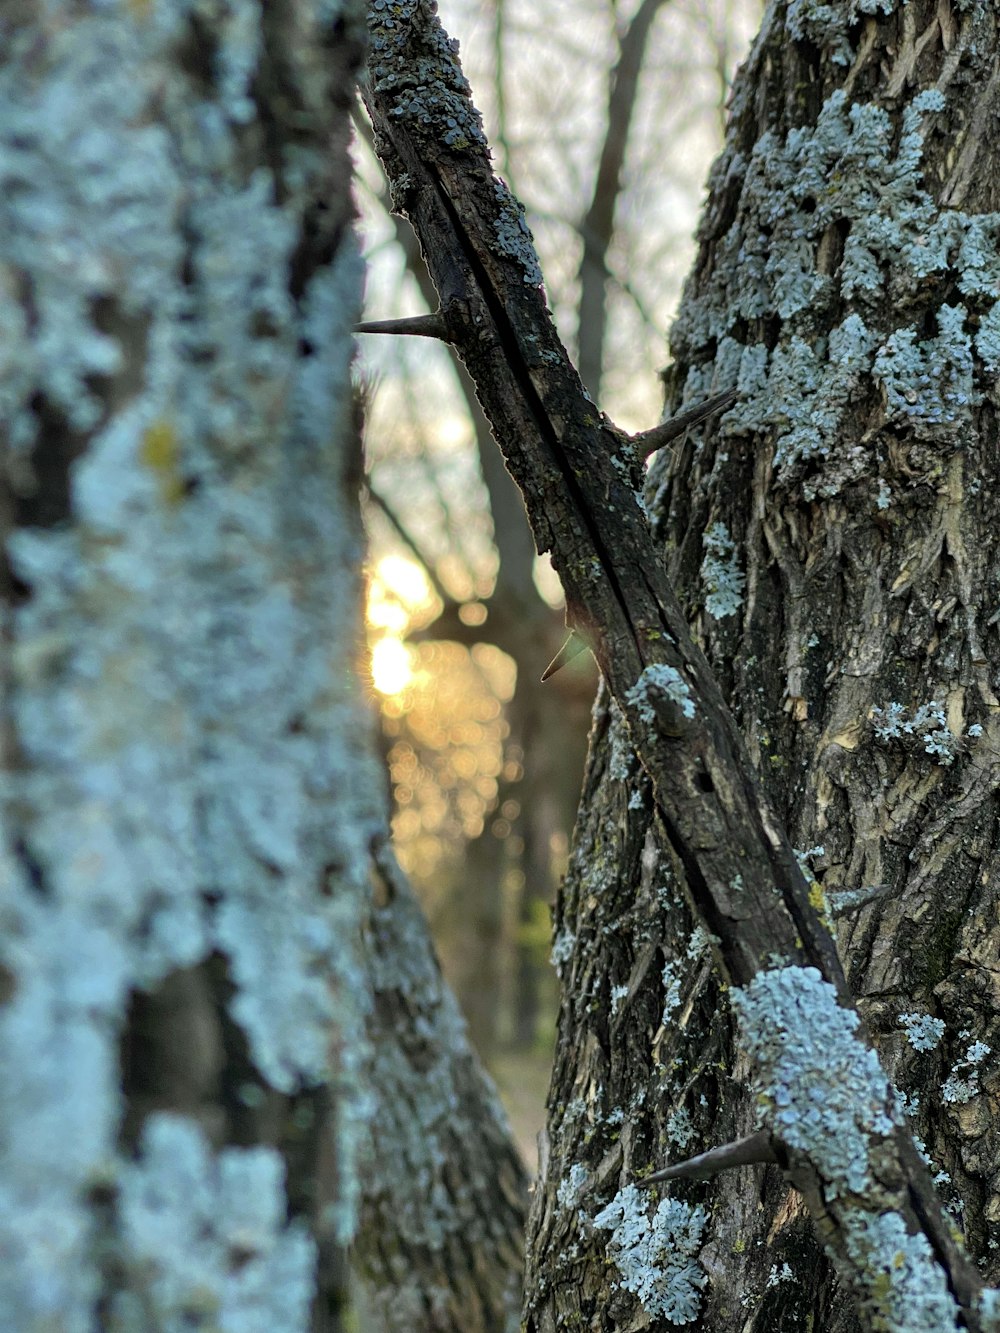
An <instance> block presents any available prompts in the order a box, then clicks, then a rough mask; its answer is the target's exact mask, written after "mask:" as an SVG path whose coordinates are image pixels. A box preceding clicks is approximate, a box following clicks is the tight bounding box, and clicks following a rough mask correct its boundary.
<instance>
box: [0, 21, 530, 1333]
mask: <svg viewBox="0 0 1000 1333" xmlns="http://www.w3.org/2000/svg"><path fill="white" fill-rule="evenodd" d="M14 8H15V9H16V10H17V16H16V18H15V17H8V18H7V21H6V23H5V26H4V41H3V54H2V57H0V60H2V66H0V68H2V72H0V80H2V88H3V92H2V96H0V104H2V108H3V110H2V117H0V144H2V152H0V176H2V181H0V200H2V203H0V208H2V209H3V226H2V228H0V264H2V274H3V284H2V295H0V308H2V320H3V324H4V327H5V329H6V336H5V339H4V354H3V360H2V366H0V384H2V393H0V413H2V416H3V431H4V441H5V443H4V452H3V468H4V487H3V493H2V507H0V526H2V543H3V560H2V564H0V610H2V623H0V629H2V638H3V658H2V667H0V670H2V676H0V690H2V710H3V722H2V745H3V754H2V763H3V826H2V832H3V841H2V846H3V876H2V878H3V886H4V887H3V895H2V900H0V901H2V910H3V930H2V932H0V1071H2V1072H0V1123H2V1126H3V1133H2V1135H0V1181H2V1185H0V1254H2V1255H3V1260H2V1263H0V1308H2V1309H3V1312H4V1326H5V1327H8V1328H10V1329H12V1330H16V1333H43V1330H44V1331H46V1333H48V1331H49V1330H52V1329H59V1330H60V1333H78V1331H79V1333H91V1330H93V1329H96V1328H107V1329H114V1330H116V1331H118V1330H136V1333H139V1331H140V1330H141V1333H158V1330H167V1329H171V1330H172V1329H177V1328H179V1327H181V1326H183V1327H184V1328H188V1329H196V1328H203V1329H220V1328H224V1329H232V1330H235V1329H237V1328H239V1329H246V1330H258V1329H259V1330H265V1329H266V1330H267V1333H305V1330H307V1329H310V1328H311V1329H313V1330H315V1333H334V1330H339V1329H340V1328H341V1327H342V1326H343V1320H342V1313H343V1304H344V1299H345V1293H344V1272H345V1269H344V1247H345V1245H346V1243H347V1242H348V1241H349V1239H350V1238H351V1236H352V1234H353V1233H354V1231H355V1227H356V1221H357V1217H358V1213H359V1201H360V1195H361V1191H362V1187H363V1174H364V1169H365V1167H364V1164H365V1162H366V1160H367V1159H366V1154H367V1153H368V1152H370V1149H371V1124H370V1122H371V1118H372V1114H373V1110H374V1109H375V1107H376V1105H377V1102H378V1100H379V1099H380V1098H382V1099H386V1098H391V1096H392V1095H393V1093H394V1089H393V1088H384V1087H382V1086H381V1085H379V1083H378V1081H377V1077H376V1074H377V1067H376V1072H375V1074H373V1071H372V1063H371V1062H372V1050H371V1036H372V1035H373V1034H374V1035H377V1033H378V1022H377V1019H376V1017H374V1016H373V1013H372V987H371V979H370V974H369V970H368V969H369V967H370V966H373V965H374V964H371V963H370V961H369V959H368V957H367V956H366V954H365V951H364V949H363V947H362V928H363V926H364V925H365V923H366V920H367V915H368V912H369V908H370V895H371V881H370V874H371V873H372V872H373V871H374V869H375V858H376V856H377V855H380V854H381V853H380V851H379V848H380V846H381V843H382V841H384V837H385V811H384V801H383V797H382V784H381V782H380V779H379V776H378V773H377V769H376V767H375V764H374V760H373V747H372V744H371V736H370V726H369V718H368V710H367V708H366V707H365V706H364V705H363V701H362V700H361V699H360V698H359V693H358V690H357V687H356V683H355V674H354V671H355V666H356V662H357V654H358V642H359V629H360V624H359V621H360V611H359V607H360V597H359V593H360V589H359V567H360V563H361V559H362V552H363V546H362V537H361V529H360V521H359V517H358V512H357V487H358V483H359V479H360V444H359V433H358V430H357V423H356V422H355V420H354V414H353V408H352V398H351V389H350V379H349V363H350V357H351V351H352V344H351V337H350V330H351V325H352V323H353V321H354V319H355V318H356V313H357V306H358V300H359V295H360V283H361V265H360V262H359V259H358V255H357V249H356V245H355V241H354V238H353V234H352V206H351V202H350V191H349V175H350V172H349V159H348V152H347V144H348V110H349V105H350V100H351V96H352V91H353V85H354V75H355V71H356V67H357V64H358V61H359V59H360V55H361V50H362V33H361V25H360V18H361V16H360V13H359V11H357V9H356V8H353V7H347V8H344V9H343V10H341V9H340V8H339V7H337V6H329V5H325V4H318V3H312V2H311V0H272V2H270V3H268V4H267V5H266V6H233V5H229V4H222V3H219V4H213V3H209V4H207V5H199V6H195V7H191V6H180V5H170V4H159V3H157V4H140V3H136V4H132V5H129V6H121V7H116V6H110V7H109V6H90V7H88V6H80V5H76V4H69V3H64V4H60V3H56V4H49V5H46V6H45V7H44V14H43V13H42V12H41V10H40V12H39V14H38V15H35V14H34V12H33V11H34V8H35V7H33V6H15V7H14ZM410 940H411V943H410V944H409V945H408V948H410V949H411V950H412V949H413V948H417V949H421V948H422V949H424V950H426V948H427V944H426V937H425V935H424V936H422V935H421V933H420V925H419V923H416V922H414V923H411V932H410ZM413 940H416V941H417V943H416V944H413V943H412V941H413ZM405 961H406V959H405V956H402V955H399V954H394V953H392V951H391V950H390V951H386V953H385V957H384V958H383V960H382V961H381V962H380V966H383V967H385V968H391V967H393V966H397V967H402V964H403V962H405ZM440 1003H441V1004H442V1005H443V1004H444V1003H445V1002H444V1001H443V1000H440ZM411 1019H412V1021H413V1022H414V1023H416V1021H417V1016H414V1015H408V1014H407V1015H403V1020H402V1021H403V1023H404V1027H405V1023H406V1022H409V1021H411ZM369 1023H371V1024H372V1029H371V1032H369V1030H368V1025H369ZM400 1035H401V1036H405V1035H406V1034H405V1032H403V1033H401V1034H400ZM453 1035H454V1037H455V1040H454V1042H453V1044H452V1046H451V1047H450V1048H449V1049H448V1050H443V1051H441V1052H439V1053H438V1062H437V1085H438V1088H439V1092H440V1096H441V1097H442V1099H443V1100H445V1101H447V1099H448V1098H449V1097H450V1096H453V1095H455V1088H456V1087H458V1086H460V1087H461V1096H462V1097H463V1098H464V1100H465V1103H466V1104H468V1105H471V1106H472V1107H473V1108H474V1111H475V1112H477V1113H481V1115H482V1116H484V1117H487V1124H488V1128H489V1134H488V1136H486V1135H484V1138H486V1137H488V1138H489V1148H487V1147H486V1146H485V1145H484V1146H483V1148H482V1152H481V1157H482V1158H483V1159H486V1158H488V1157H489V1153H490V1151H495V1152H496V1154H497V1162H503V1163H504V1164H507V1163H509V1159H510V1156H511V1151H510V1148H509V1146H508V1144H507V1143H506V1141H505V1140H504V1137H503V1130H502V1124H501V1121H500V1119H499V1117H498V1115H497V1113H496V1111H495V1108H494V1107H493V1104H492V1103H491V1101H490V1099H489V1092H488V1089H486V1088H485V1087H484V1085H483V1084H482V1082H481V1081H480V1079H479V1075H478V1073H477V1072H476V1071H475V1070H474V1069H472V1068H470V1058H469V1055H468V1050H467V1047H466V1046H465V1044H464V1041H463V1040H462V1039H461V1034H453ZM411 1036H412V1033H411ZM373 1078H375V1096H374V1097H373V1084H372V1079H373ZM381 1142H382V1140H381V1139H380V1143H381ZM452 1146H453V1145H451V1144H448V1145H446V1146H445V1147H444V1148H443V1149H442V1150H441V1151H440V1153H439V1155H438V1159H437V1161H436V1169H437V1171H438V1173H439V1174H441V1175H444V1174H447V1173H448V1172H449V1171H450V1172H454V1173H456V1175H457V1174H458V1173H460V1172H461V1170H462V1168H463V1167H464V1163H465V1159H464V1158H461V1159H460V1160H459V1159H452V1158H450V1157H449V1156H448V1153H449V1152H450V1151H451V1148H452ZM392 1150H393V1149H392V1145H391V1144H388V1145H386V1147H385V1151H386V1153H387V1156H388V1155H389V1153H390V1152H391V1151H392ZM511 1170H512V1169H511V1168H510V1167H509V1166H508V1174H511ZM486 1176H487V1180H488V1184H487V1185H486V1186H484V1184H483V1180H482V1178H481V1176H476V1175H475V1174H472V1176H471V1178H470V1185H469V1188H470V1189H471V1190H472V1191H473V1193H474V1194H475V1191H477V1190H478V1191H480V1193H479V1195H478V1197H477V1198H474V1200H473V1203H472V1204H470V1208H473V1207H478V1208H479V1209H480V1210H481V1211H483V1212H485V1210H486V1206H487V1205H486V1200H487V1199H489V1200H490V1201H492V1185H493V1180H494V1177H495V1170H493V1164H492V1163H491V1167H490V1169H489V1170H488V1171H487V1173H486ZM512 1192H513V1193H516V1181H515V1187H512ZM515 1215H516V1205H515V1204H514V1203H512V1204H511V1205H510V1207H509V1209H508V1211H507V1213H506V1214H505V1215H504V1216H505V1221H506V1222H507V1224H508V1225H510V1226H512V1227H513V1226H514V1225H515V1223H514V1222H513V1221H512V1220H511V1219H512V1218H513V1217H514V1216H515ZM387 1225H388V1226H389V1227H390V1228H391V1227H392V1226H393V1225H396V1226H402V1225H403V1223H402V1219H401V1218H400V1219H398V1220H397V1219H395V1218H391V1219H390V1220H389V1223H388V1224H387ZM390 1239H391V1231H390ZM468 1243H469V1249H470V1252H471V1254H472V1256H473V1259H474V1261H475V1262H480V1263H482V1262H487V1260H486V1259H485V1258H484V1257H483V1255H481V1254H480V1253H479V1250H478V1249H477V1246H478V1240H477V1238H476V1237H474V1236H470V1237H469V1242H468ZM497 1248H498V1247H496V1246H493V1247H492V1248H491V1249H490V1250H489V1259H488V1262H489V1263H490V1264H492V1265H494V1266H495V1267H496V1268H497V1269H498V1270H499V1269H500V1265H501V1263H502V1262H507V1263H508V1265H509V1266H508V1268H507V1269H506V1270H503V1271H501V1272H498V1275H497V1277H496V1281H497V1282H498V1283H499V1284H500V1285H502V1283H501V1277H503V1278H504V1279H505V1280H506V1282H507V1283H508V1284H509V1283H511V1282H513V1283H515V1284H516V1277H517V1271H518V1266H517V1263H516V1260H510V1259H502V1258H501V1257H500V1256H498V1253H497ZM485 1299H486V1298H484V1301H485ZM497 1319H498V1322H496V1323H495V1324H494V1325H493V1326H494V1327H501V1326H502V1325H501V1323H500V1322H499V1319H500V1316H499V1315H498V1317H497ZM433 1326H434V1325H431V1324H428V1325H427V1327H433ZM412 1327H413V1328H414V1329H417V1328H419V1327H420V1325H418V1324H414V1325H412Z"/></svg>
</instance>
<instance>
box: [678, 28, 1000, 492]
mask: <svg viewBox="0 0 1000 1333" xmlns="http://www.w3.org/2000/svg"><path fill="white" fill-rule="evenodd" d="M847 8H848V7H846V6H831V5H815V4H800V5H796V6H793V7H792V10H791V11H790V13H789V22H790V24H791V25H792V26H793V28H794V26H795V24H796V23H798V24H799V25H800V26H801V25H804V26H803V31H805V30H806V29H807V28H809V27H810V25H817V24H818V25H819V28H818V29H817V31H818V30H819V29H822V31H823V33H824V34H825V39H824V43H823V44H824V45H827V44H828V41H827V40H826V39H829V38H830V37H831V34H832V31H833V29H836V30H837V32H838V33H839V35H840V36H841V37H843V38H844V39H845V40H846V37H847V25H848V23H849V16H848V14H847V12H846V11H847ZM942 106H943V99H942V96H941V94H940V93H939V92H938V91H937V90H936V89H926V90H924V91H923V92H919V93H917V95H916V96H915V97H914V98H913V100H912V101H911V102H910V104H909V105H908V106H907V107H905V108H904V110H903V112H902V115H901V117H899V118H898V119H894V117H893V116H892V115H890V113H889V112H888V111H887V110H886V109H885V108H883V107H880V106H877V105H875V104H872V103H861V102H852V101H851V99H850V98H849V96H848V95H847V94H846V93H845V92H844V91H843V90H838V91H835V92H834V93H832V94H831V95H830V97H829V98H828V99H827V100H826V101H825V102H824V104H823V106H822V108H821V109H820V111H819V114H818V116H817V118H816V122H815V124H813V125H806V126H802V127H799V128H795V129H792V130H791V131H789V132H788V133H787V134H786V135H784V136H781V135H779V134H777V133H775V132H773V131H765V132H764V133H763V134H762V135H761V136H760V137H759V138H758V140H757V142H756V143H755V145H754V148H753V151H752V153H751V154H750V156H749V158H745V157H743V156H742V155H741V154H740V153H739V152H737V151H736V149H735V147H730V149H729V150H728V151H727V154H726V155H725V156H724V157H723V159H722V161H721V163H720V164H719V166H718V167H717V168H716V176H717V178H719V179H720V180H721V178H722V176H725V177H726V178H727V181H728V189H729V190H732V189H733V188H735V187H738V188H739V204H738V209H737V213H736V217H735V219H734V220H733V222H732V224H731V225H730V227H729V228H728V230H727V231H726V232H725V234H724V235H723V236H721V237H720V238H718V239H717V240H716V242H715V251H714V252H715V262H714V264H713V266H712V270H711V275H710V276H709V277H708V278H707V279H706V280H705V281H704V282H703V284H702V286H701V288H700V289H699V291H698V293H697V296H691V297H689V298H688V299H686V300H685V302H684V304H683V305H682V309H681V313H680V316H679V318H678V321H677V324H676V325H675V328H674V330H673V333H672V345H673V348H674V353H675V356H676V357H678V358H680V359H684V360H687V361H689V362H690V363H691V365H690V369H689V371H688V376H687V381H686V384H685V386H684V395H683V398H684V401H694V400H696V399H698V398H699V397H703V396H704V395H705V394H706V393H708V392H717V391H718V389H719V388H720V387H723V386H725V385H727V384H735V385H736V386H737V387H738V389H739V392H740V399H739V402H738V404H737V405H736V406H735V407H734V408H732V409H731V410H730V411H729V412H727V413H726V414H725V415H724V417H723V418H722V422H721V430H722V434H723V436H724V437H732V436H739V435H741V434H746V433H750V432H760V433H765V432H766V433H767V434H769V435H770V436H771V438H772V439H773V441H774V461H775V465H776V474H777V478H778V480H779V481H781V482H786V483H787V482H791V481H793V480H795V479H797V478H801V477H804V478H805V480H804V481H803V486H804V491H805V494H806V496H807V497H810V498H811V497H812V496H814V495H817V494H833V493H835V492H836V491H838V490H839V489H841V488H842V486H843V485H844V484H845V483H846V482H847V481H849V480H851V479H853V478H856V477H858V476H860V475H862V474H863V472H864V471H865V469H866V466H867V464H868V460H869V457H870V451H867V450H865V449H863V448H861V447H860V446H858V445H857V444H856V443H854V442H853V437H851V436H850V433H849V432H848V434H847V436H846V438H845V424H846V422H847V420H848V417H849V414H850V413H851V412H852V410H853V409H854V408H855V407H856V404H857V401H858V399H859V396H861V395H865V394H868V395H871V394H872V389H873V388H877V389H878V390H880V391H881V393H882V395H883V399H884V402H885V409H886V412H885V415H886V420H887V422H888V424H889V425H891V426H893V427H895V428H897V429H900V430H906V431H910V432H912V433H913V434H914V436H915V437H916V438H918V439H923V440H928V441H934V442H936V443H939V444H942V445H948V446H950V447H959V446H960V445H961V444H962V443H963V441H964V440H965V439H966V437H967V435H968V427H969V423H970V421H971V410H972V409H973V408H974V407H975V406H976V404H977V403H978V402H979V401H980V400H981V393H982V383H983V381H982V375H983V372H984V371H985V372H986V373H987V374H991V373H992V371H993V370H994V369H995V367H996V365H997V364H998V361H1000V351H998V349H1000V334H998V332H997V330H998V328H1000V324H998V319H1000V314H998V302H997V290H998V288H997V281H996V279H997V276H998V274H1000V214H986V215H976V214H967V213H965V212H963V211H961V210H959V209H940V208H939V207H938V206H937V203H936V201H935V199H934V197H933V195H932V194H931V193H930V192H929V190H928V189H927V187H926V184H925V182H924V179H923V175H922V170H921V166H922V160H923V154H924V136H925V134H926V132H927V129H928V126H929V125H930V124H931V123H932V118H933V117H934V116H935V115H936V114H937V113H938V112H939V111H940V110H941V108H942ZM900 121H901V124H900V123H899V122H900ZM834 235H840V236H841V237H842V238H843V239H842V244H843V253H842V257H841V258H840V260H839V263H837V264H836V266H832V267H831V266H830V265H829V264H827V263H825V262H821V255H822V254H823V253H825V250H826V249H827V248H828V247H829V246H830V244H831V241H830V238H831V236H834ZM950 271H953V272H954V273H955V275H956V279H957V288H958V291H959V292H960V293H961V294H962V297H963V298H964V299H963V301H962V302H961V303H959V302H952V303H951V304H947V305H945V306H942V307H941V308H940V309H939V311H938V312H937V323H938V328H937V333H936V335H932V336H930V337H928V336H927V333H926V331H925V328H924V324H925V317H926V310H925V305H926V300H925V296H924V293H925V292H926V288H927V283H928V281H929V280H930V279H932V278H935V277H937V276H941V275H944V274H945V273H947V272H950ZM887 298H888V299H887ZM845 303H846V304H847V306H848V308H846V309H845ZM851 307H853V308H851ZM765 319H770V320H775V321H777V320H780V328H779V332H778V338H777V343H776V345H775V346H773V348H772V349H771V350H769V349H768V347H767V346H765V345H764V344H763V343H762V342H758V341H756V340H748V339H747V337H746V335H745V333H742V332H738V331H737V330H738V328H739V326H740V325H741V324H743V325H745V324H747V323H750V324H751V325H756V324H757V322H758V321H761V320H765ZM977 357H978V358H979V360H978V361H977V359H976V358H977ZM884 493H885V494H886V495H887V494H888V490H887V489H886V491H885V492H884Z"/></svg>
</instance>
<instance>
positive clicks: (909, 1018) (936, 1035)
mask: <svg viewBox="0 0 1000 1333" xmlns="http://www.w3.org/2000/svg"><path fill="white" fill-rule="evenodd" d="M899 1026H900V1027H901V1028H902V1029H903V1030H904V1031H905V1033H906V1039H907V1041H908V1042H909V1043H910V1045H911V1046H912V1047H913V1049H914V1050H915V1051H933V1049H934V1047H935V1046H936V1045H937V1044H938V1042H939V1041H940V1040H941V1038H942V1037H943V1036H944V1022H943V1020H942V1019H940V1018H932V1017H931V1015H930V1014H900V1015H899Z"/></svg>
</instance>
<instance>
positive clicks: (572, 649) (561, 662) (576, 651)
mask: <svg viewBox="0 0 1000 1333" xmlns="http://www.w3.org/2000/svg"><path fill="white" fill-rule="evenodd" d="M586 646H587V645H586V644H585V643H584V641H583V640H582V639H581V638H580V637H579V636H578V635H576V634H571V635H570V636H569V638H568V639H567V640H566V642H565V643H564V644H563V646H562V647H561V648H560V649H559V651H558V652H557V653H556V655H555V657H553V659H552V661H551V662H550V663H549V664H548V666H547V667H546V668H545V670H544V671H543V672H542V680H548V679H549V678H550V677H552V676H554V675H555V674H556V672H557V671H561V670H562V669H563V667H564V666H565V665H566V663H567V662H572V660H573V658H574V657H579V656H580V654H581V653H582V652H583V650H584V648H586Z"/></svg>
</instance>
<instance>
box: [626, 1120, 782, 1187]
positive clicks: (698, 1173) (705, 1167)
mask: <svg viewBox="0 0 1000 1333" xmlns="http://www.w3.org/2000/svg"><path fill="white" fill-rule="evenodd" d="M777 1160H778V1159H777V1157H776V1156H775V1155H774V1149H773V1148H772V1147H771V1136H770V1134H769V1133H768V1132H767V1130H766V1129H758V1130H757V1132H756V1134H748V1135H747V1137H746V1138H745V1139H737V1140H736V1142H735V1143H724V1144H723V1145H722V1147H721V1148H710V1149H709V1150H708V1152H703V1153H699V1155H698V1156H697V1157H691V1158H689V1160H688V1161H686V1162H678V1163H677V1165H676V1166H668V1167H666V1168H665V1169H664V1170H663V1171H654V1172H653V1174H652V1175H651V1176H644V1177H643V1179H642V1180H637V1181H636V1182H635V1183H636V1184H637V1185H638V1186H639V1187H640V1188H643V1189H644V1188H645V1187H646V1186H647V1185H655V1184H657V1183H658V1182H659V1181H661V1180H711V1179H712V1177H713V1176H717V1175H718V1174H719V1173H720V1172H721V1171H730V1170H732V1168H733V1167H735V1166H752V1165H754V1164H755V1163H757V1162H776V1161H777Z"/></svg>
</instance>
